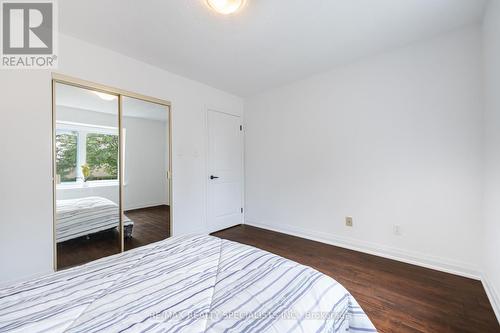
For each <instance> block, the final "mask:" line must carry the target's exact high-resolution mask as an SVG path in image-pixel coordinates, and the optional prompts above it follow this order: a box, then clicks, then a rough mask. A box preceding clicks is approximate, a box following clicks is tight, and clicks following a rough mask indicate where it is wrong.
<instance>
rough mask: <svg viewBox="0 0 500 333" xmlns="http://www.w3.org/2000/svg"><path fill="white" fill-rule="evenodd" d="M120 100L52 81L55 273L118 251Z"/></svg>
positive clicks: (119, 250)
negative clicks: (57, 270) (56, 270)
mask: <svg viewBox="0 0 500 333" xmlns="http://www.w3.org/2000/svg"><path fill="white" fill-rule="evenodd" d="M118 110H119V104H118V96H116V95H110V94H106V93H103V92H100V91H97V90H90V89H84V88H80V87H77V86H72V85H67V84H62V83H58V82H54V110H53V112H54V131H55V133H54V153H55V154H54V155H55V156H54V177H55V216H54V217H55V218H54V238H55V242H56V253H57V258H56V263H57V269H62V268H67V267H71V266H75V265H78V264H82V263H86V262H89V261H92V260H95V259H99V258H102V257H106V256H109V255H113V254H116V253H120V252H121V236H120V233H121V225H120V223H121V222H120V204H119V203H120V175H119V169H120V167H119V160H120V159H119V156H120V151H119V148H120V138H119V112H118Z"/></svg>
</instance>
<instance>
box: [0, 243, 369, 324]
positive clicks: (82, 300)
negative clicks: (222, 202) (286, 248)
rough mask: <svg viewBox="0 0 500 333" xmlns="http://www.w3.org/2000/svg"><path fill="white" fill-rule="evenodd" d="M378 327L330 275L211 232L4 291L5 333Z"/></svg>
mask: <svg viewBox="0 0 500 333" xmlns="http://www.w3.org/2000/svg"><path fill="white" fill-rule="evenodd" d="M346 331H349V332H376V329H375V328H374V326H373V325H372V323H371V322H370V320H369V319H368V317H367V316H366V315H365V313H364V312H363V310H362V309H361V308H360V307H359V305H358V303H356V301H355V300H354V298H353V297H352V296H351V294H349V292H348V291H347V290H346V289H344V288H343V287H342V286H341V285H340V284H339V283H337V282H336V281H335V280H333V279H331V278H330V277H328V276H326V275H324V274H322V273H320V272H318V271H316V270H314V269H312V268H310V267H306V266H303V265H300V264H298V263H295V262H293V261H290V260H287V259H284V258H282V257H279V256H276V255H274V254H271V253H269V252H265V251H262V250H259V249H256V248H253V247H250V246H246V245H242V244H238V243H234V242H230V241H227V240H221V239H219V238H215V237H211V236H203V235H202V236H185V237H179V238H172V239H169V240H165V241H161V242H158V243H154V244H151V245H148V246H145V247H142V248H138V249H135V250H132V251H128V252H125V253H122V254H119V255H115V256H112V257H109V258H105V259H101V260H98V261H95V262H92V263H89V264H86V265H84V266H80V267H75V268H72V269H69V270H66V271H62V272H58V273H55V274H51V275H48V276H46V277H43V278H39V279H34V280H31V281H27V282H24V283H20V284H17V285H14V286H11V287H8V288H4V289H0V332H30V333H36V332H55V333H57V332H346Z"/></svg>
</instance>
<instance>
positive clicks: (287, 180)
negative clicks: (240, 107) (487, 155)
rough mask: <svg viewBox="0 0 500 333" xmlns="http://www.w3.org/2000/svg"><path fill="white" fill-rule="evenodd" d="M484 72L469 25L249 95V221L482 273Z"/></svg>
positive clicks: (457, 270)
mask: <svg viewBox="0 0 500 333" xmlns="http://www.w3.org/2000/svg"><path fill="white" fill-rule="evenodd" d="M481 80H482V75H481V34H480V29H479V27H470V28H467V29H463V30H459V31H454V32H450V33H449V34H446V35H443V36H438V37H436V38H435V39H433V40H430V41H423V42H420V43H416V44H412V45H408V46H406V47H403V48H400V49H398V50H394V51H392V52H389V53H384V54H380V55H378V56H375V57H372V58H369V59H364V60H359V61H358V62H355V63H351V64H347V65H345V66H343V67H339V68H336V69H334V70H332V71H330V72H326V73H322V74H319V75H316V76H313V77H310V78H308V79H305V80H301V81H298V82H295V83H293V84H290V85H286V86H283V87H280V88H277V89H273V90H271V91H267V92H265V93H263V94H260V95H258V96H254V97H251V98H248V99H246V100H245V122H246V133H245V135H246V145H245V149H246V150H245V172H246V174H245V182H246V202H245V205H246V223H248V224H251V225H256V226H262V227H265V228H269V229H275V230H278V231H283V232H287V233H291V234H296V235H299V236H302V237H307V238H312V239H317V240H320V241H323V242H327V243H331V244H337V245H340V246H344V247H347V248H352V249H356V250H361V251H364V252H368V253H375V254H379V255H383V256H386V257H390V258H395V259H399V260H403V261H407V262H410V263H417V264H420V265H424V266H428V267H434V268H439V269H441V270H445V271H449V272H454V273H459V274H463V275H466V276H472V277H478V276H479V267H478V265H477V263H478V261H479V256H480V253H479V250H478V248H479V245H480V237H481V236H480V233H481V194H482V190H481V171H482V166H481V150H482V142H481V139H482V102H481V97H482V96H481V85H482V84H481ZM345 216H352V217H353V219H354V226H353V227H352V228H350V227H346V226H345V222H344V218H345ZM395 225H397V226H400V232H401V235H396V234H395V233H394V226H395ZM497 253H498V252H497Z"/></svg>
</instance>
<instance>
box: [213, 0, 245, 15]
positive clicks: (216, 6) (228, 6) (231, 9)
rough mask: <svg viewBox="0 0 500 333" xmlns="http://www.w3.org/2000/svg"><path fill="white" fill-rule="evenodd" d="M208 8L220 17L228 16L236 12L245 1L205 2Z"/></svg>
mask: <svg viewBox="0 0 500 333" xmlns="http://www.w3.org/2000/svg"><path fill="white" fill-rule="evenodd" d="M206 2H207V4H208V6H209V7H210V8H212V9H213V10H215V11H216V12H217V13H219V14H222V15H229V14H233V13H235V12H237V11H238V10H239V9H241V7H243V4H244V3H245V0H206Z"/></svg>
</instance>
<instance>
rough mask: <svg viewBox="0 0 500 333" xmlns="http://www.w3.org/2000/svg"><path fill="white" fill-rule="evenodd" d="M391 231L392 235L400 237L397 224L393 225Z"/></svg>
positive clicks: (399, 229)
mask: <svg viewBox="0 0 500 333" xmlns="http://www.w3.org/2000/svg"><path fill="white" fill-rule="evenodd" d="M392 231H393V232H394V235H396V236H401V226H400V225H399V224H395V225H394V226H393V227H392Z"/></svg>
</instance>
